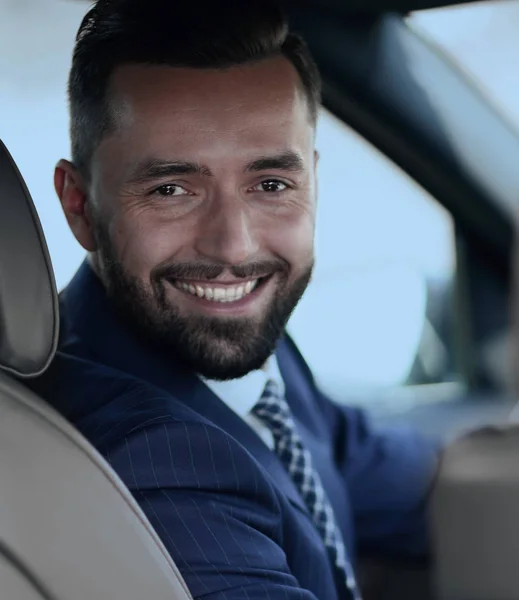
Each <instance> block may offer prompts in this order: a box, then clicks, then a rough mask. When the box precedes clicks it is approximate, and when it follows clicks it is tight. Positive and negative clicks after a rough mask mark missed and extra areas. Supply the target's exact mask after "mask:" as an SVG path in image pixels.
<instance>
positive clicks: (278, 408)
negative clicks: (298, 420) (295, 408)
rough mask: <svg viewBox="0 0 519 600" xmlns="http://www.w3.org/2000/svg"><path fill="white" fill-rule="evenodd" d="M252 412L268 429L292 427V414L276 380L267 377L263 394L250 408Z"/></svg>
mask: <svg viewBox="0 0 519 600" xmlns="http://www.w3.org/2000/svg"><path fill="white" fill-rule="evenodd" d="M252 414H253V415H255V416H256V417H257V418H258V419H260V420H261V421H263V422H264V423H265V424H266V425H267V426H268V427H269V428H270V429H272V428H275V429H277V428H279V427H280V426H284V427H293V426H294V422H293V420H292V414H291V411H290V408H289V406H288V404H287V401H286V400H285V398H284V397H283V396H282V395H281V390H280V388H279V385H278V383H277V382H276V381H274V380H272V379H269V380H268V381H267V384H266V385H265V389H264V390H263V394H262V395H261V398H260V399H259V400H258V402H257V403H256V404H255V405H254V408H253V409H252Z"/></svg>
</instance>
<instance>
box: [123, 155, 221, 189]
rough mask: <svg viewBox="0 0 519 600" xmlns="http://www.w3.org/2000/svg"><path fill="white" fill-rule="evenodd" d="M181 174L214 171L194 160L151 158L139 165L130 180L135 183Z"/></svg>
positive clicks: (209, 173) (198, 173) (208, 173)
mask: <svg viewBox="0 0 519 600" xmlns="http://www.w3.org/2000/svg"><path fill="white" fill-rule="evenodd" d="M179 175H212V173H211V171H210V170H209V169H208V168H207V167H204V166H203V165H198V164H196V163H192V162H185V161H163V160H158V159H151V160H146V161H143V162H141V163H139V164H138V165H137V167H136V168H135V169H134V171H133V173H132V174H131V176H130V178H129V182H130V183H133V184H139V183H147V182H149V181H155V180H157V179H166V178H168V177H178V176H179Z"/></svg>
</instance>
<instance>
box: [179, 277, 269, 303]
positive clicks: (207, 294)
mask: <svg viewBox="0 0 519 600" xmlns="http://www.w3.org/2000/svg"><path fill="white" fill-rule="evenodd" d="M260 281H261V279H253V280H250V281H247V282H243V283H237V284H235V285H229V284H227V285H225V286H222V285H220V286H218V285H215V284H214V283H213V284H206V283H201V282H196V283H194V282H193V283H191V282H188V281H182V280H176V281H175V282H174V283H173V285H174V286H175V287H176V288H177V289H178V290H180V291H182V292H186V293H187V294H191V295H192V296H197V297H198V298H203V299H204V300H209V301H210V302H219V303H226V302H227V303H228V302H237V301H238V300H242V299H243V298H245V297H246V296H248V295H249V294H251V293H252V292H253V291H254V290H255V289H256V288H257V287H258V285H259V283H260Z"/></svg>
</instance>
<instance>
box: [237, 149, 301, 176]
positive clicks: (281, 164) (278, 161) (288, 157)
mask: <svg viewBox="0 0 519 600" xmlns="http://www.w3.org/2000/svg"><path fill="white" fill-rule="evenodd" d="M303 169H304V160H303V159H302V157H301V156H300V155H299V154H297V152H293V151H292V150H287V151H286V152H282V153H281V154H277V155H274V156H262V157H261V158H258V159H256V160H254V161H252V162H251V163H249V164H248V165H247V167H246V169H245V170H246V171H248V172H257V171H270V170H272V171H302V170H303Z"/></svg>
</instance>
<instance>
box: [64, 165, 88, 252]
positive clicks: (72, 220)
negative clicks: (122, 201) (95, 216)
mask: <svg viewBox="0 0 519 600" xmlns="http://www.w3.org/2000/svg"><path fill="white" fill-rule="evenodd" d="M54 188H55V189H56V194H57V195H58V197H59V199H60V202H61V207H62V208H63V212H64V213H65V217H66V219H67V222H68V225H69V227H70V229H71V231H72V233H73V234H74V236H75V238H76V240H77V241H78V242H79V243H80V244H81V246H83V248H84V249H85V250H86V251H87V252H94V251H95V250H96V249H97V245H96V243H95V237H94V234H93V228H92V220H91V211H90V206H89V204H88V195H87V191H86V185H85V183H84V181H83V178H82V177H81V175H80V174H79V172H78V171H77V169H76V168H75V167H74V165H73V164H72V163H71V162H69V161H68V160H60V161H59V163H58V164H57V165H56V169H55V171H54Z"/></svg>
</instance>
